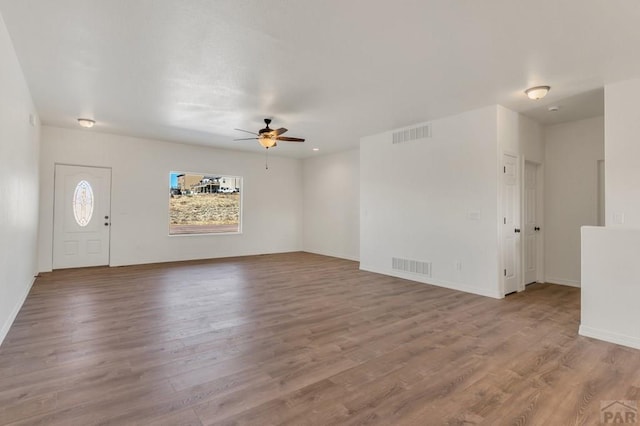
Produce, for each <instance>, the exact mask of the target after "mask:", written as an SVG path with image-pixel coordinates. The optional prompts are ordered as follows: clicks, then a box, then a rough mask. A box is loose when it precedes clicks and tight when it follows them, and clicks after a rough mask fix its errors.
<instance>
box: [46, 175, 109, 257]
mask: <svg viewBox="0 0 640 426" xmlns="http://www.w3.org/2000/svg"><path fill="white" fill-rule="evenodd" d="M53 213H54V219H53V268H54V269H62V268H80V267H86V266H100V265H108V264H109V233H110V232H109V230H110V225H111V221H110V217H111V169H106V168H101V167H83V166H66V165H60V164H58V165H56V169H55V184H54V212H53Z"/></svg>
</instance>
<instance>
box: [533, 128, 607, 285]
mask: <svg viewBox="0 0 640 426" xmlns="http://www.w3.org/2000/svg"><path fill="white" fill-rule="evenodd" d="M603 159H604V117H595V118H589V119H586V120H580V121H573V122H569V123H563V124H557V125H554V126H549V127H546V128H545V189H546V191H545V203H544V210H545V213H544V216H545V228H544V229H545V238H546V239H545V250H544V253H545V281H546V282H551V283H557V284H567V285H573V286H580V282H581V279H580V227H581V226H584V225H594V226H595V225H597V224H598V160H603Z"/></svg>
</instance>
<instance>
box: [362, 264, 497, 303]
mask: <svg viewBox="0 0 640 426" xmlns="http://www.w3.org/2000/svg"><path fill="white" fill-rule="evenodd" d="M360 270H362V271H367V272H374V273H376V274H382V275H388V276H391V277H397V278H403V279H405V280H410V281H416V282H419V283H422V284H430V285H434V286H437V287H444V288H448V289H451V290H457V291H463V292H465V293H472V294H477V295H479V296H485V297H491V298H494V299H502V298H503V297H504V296H503V295H501V294H500V292H499V291H497V290H495V291H493V290H487V289H484V288H479V287H472V286H467V285H464V284H459V283H452V282H449V281H445V280H438V279H435V278H432V277H425V278H423V277H421V276H419V275H414V274H410V273H406V272H401V271H395V270H392V269H384V268H377V267H375V266H371V265H363V264H362V263H361V264H360Z"/></svg>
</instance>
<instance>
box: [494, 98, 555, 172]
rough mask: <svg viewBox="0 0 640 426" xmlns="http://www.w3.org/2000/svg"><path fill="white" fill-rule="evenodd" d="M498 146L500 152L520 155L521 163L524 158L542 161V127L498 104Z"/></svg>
mask: <svg viewBox="0 0 640 426" xmlns="http://www.w3.org/2000/svg"><path fill="white" fill-rule="evenodd" d="M498 146H499V147H500V149H501V151H502V152H508V153H512V154H516V155H518V156H520V157H521V161H522V164H524V161H525V160H526V161H533V162H535V163H539V164H540V163H542V162H543V161H544V142H543V135H542V127H541V126H540V125H539V124H538V123H537V122H535V121H533V120H532V119H530V118H528V117H525V116H523V115H522V114H518V113H517V112H515V111H511V110H510V109H507V108H505V107H503V106H501V105H498ZM502 152H499V153H498V154H499V155H502ZM500 161H501V160H500Z"/></svg>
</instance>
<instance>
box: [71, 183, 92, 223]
mask: <svg viewBox="0 0 640 426" xmlns="http://www.w3.org/2000/svg"><path fill="white" fill-rule="evenodd" d="M91 216H93V189H92V188H91V185H90V184H89V182H87V181H86V180H81V181H80V182H78V184H77V185H76V190H75V191H74V192H73V217H74V218H75V219H76V223H77V224H78V225H80V226H81V227H85V226H87V225H88V224H89V222H91Z"/></svg>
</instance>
